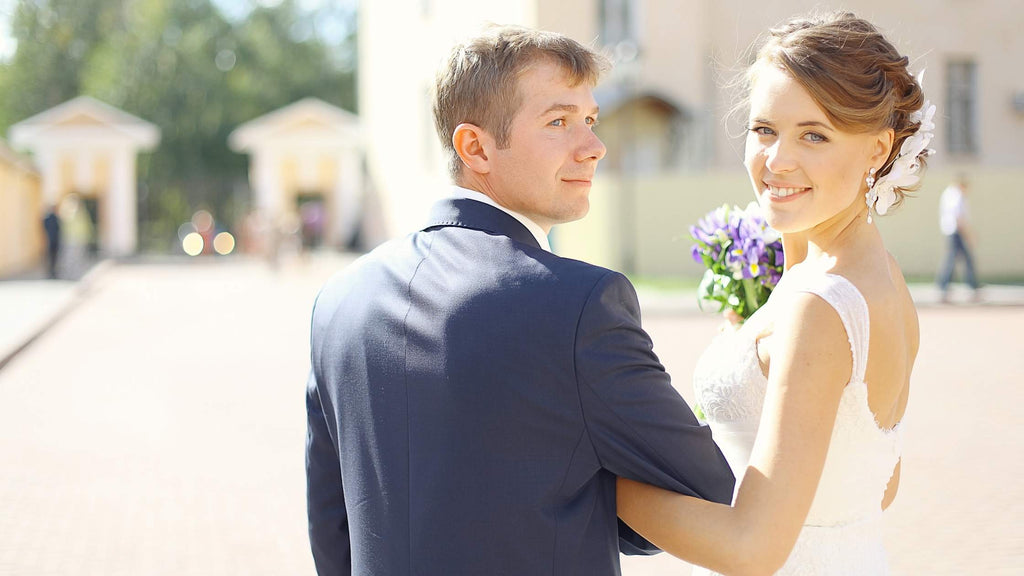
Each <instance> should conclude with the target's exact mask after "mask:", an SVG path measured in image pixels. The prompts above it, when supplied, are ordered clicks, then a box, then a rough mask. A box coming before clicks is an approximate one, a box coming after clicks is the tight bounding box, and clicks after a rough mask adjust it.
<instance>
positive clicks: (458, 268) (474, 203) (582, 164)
mask: <svg viewBox="0 0 1024 576" xmlns="http://www.w3.org/2000/svg"><path fill="white" fill-rule="evenodd" d="M605 66H606V61H605V59H604V58H603V57H601V56H600V55H598V54H596V53H595V52H593V51H591V50H589V49H587V48H585V47H583V46H581V45H580V44H578V43H576V42H575V41H572V40H570V39H568V38H565V37H563V36H559V35H556V34H551V33H544V32H537V31H532V30H528V29H523V28H509V27H506V28H495V29H491V30H489V31H488V32H487V33H485V34H483V35H481V36H479V37H477V38H474V39H472V40H469V41H468V42H466V43H465V44H463V45H461V46H458V47H456V48H455V50H454V51H453V53H452V55H451V58H450V60H449V61H448V63H447V67H446V68H445V69H443V70H442V71H441V73H440V74H439V77H438V81H437V86H436V94H435V103H434V114H435V120H436V124H437V128H438V132H439V134H440V135H441V139H442V142H443V143H444V146H445V148H446V151H447V154H448V156H449V159H450V172H451V176H452V178H453V180H454V182H455V183H456V184H457V185H458V186H457V187H456V188H455V195H454V197H453V198H449V199H446V200H443V201H441V202H438V203H437V204H436V205H435V207H434V210H433V214H432V215H431V219H430V221H429V222H428V224H427V227H426V228H424V229H423V230H422V231H420V232H418V233H415V234H412V235H411V236H408V237H406V238H403V239H400V240H396V241H393V242H390V243H388V244H386V245H384V246H382V247H381V248H378V249H377V250H375V251H373V252H372V253H370V254H369V255H367V256H364V257H363V258H362V259H360V260H359V261H358V262H357V263H355V264H353V265H352V266H350V267H349V268H348V269H347V270H345V271H344V272H342V273H341V274H340V275H338V276H336V277H335V278H334V279H332V280H331V281H329V282H328V283H327V285H326V286H325V287H324V289H323V291H322V292H321V294H320V296H319V297H318V299H317V303H316V305H315V307H314V311H313V320H312V338H311V348H312V371H311V374H310V379H309V386H308V390H307V400H306V401H307V414H308V426H309V434H308V436H307V446H306V462H307V481H308V486H307V487H308V506H309V508H308V513H309V530H310V540H311V544H312V548H313V556H314V559H315V561H316V565H317V570H318V572H319V573H320V574H321V575H326V574H357V575H360V576H379V575H389V576H390V575H407V574H438V575H488V576H492V575H498V574H510V575H527V574H528V575H531V576H536V575H541V574H548V575H558V576H566V575H572V574H579V575H586V576H605V575H612V574H618V573H619V560H618V558H619V546H617V540H618V539H619V535H620V534H621V537H622V540H621V547H622V549H623V550H624V551H626V552H627V553H639V552H647V551H650V550H651V549H653V547H652V546H651V545H650V544H648V543H647V542H646V541H644V540H643V539H642V538H640V537H639V536H637V535H636V534H635V533H633V532H632V531H631V530H629V528H628V527H626V526H625V525H624V524H620V523H617V519H616V512H615V479H616V477H617V476H624V477H628V478H634V479H642V480H644V481H646V482H650V483H652V484H656V485H658V486H663V487H665V488H668V489H672V490H676V491H678V492H682V493H685V494H690V495H696V496H699V497H703V498H708V499H713V500H715V501H718V502H729V501H730V499H731V496H732V490H733V477H732V474H731V472H730V471H729V467H728V465H727V464H726V462H725V460H724V458H723V457H722V455H721V453H720V452H719V450H718V448H717V447H716V446H715V444H714V442H712V440H711V436H710V434H709V432H708V429H707V427H703V426H700V425H699V424H698V423H697V421H696V419H695V418H694V416H693V414H692V413H691V412H690V410H689V408H688V407H687V405H686V403H685V402H684V401H683V400H682V398H681V397H680V396H679V395H678V394H677V393H676V391H675V390H674V389H673V388H672V386H671V384H670V381H669V377H668V375H667V374H665V372H664V369H663V368H662V366H661V364H660V363H659V362H658V359H657V357H656V356H655V355H654V353H653V352H652V346H651V342H650V339H649V338H648V336H647V334H646V333H645V332H644V331H643V329H642V328H641V327H640V313H639V309H638V305H637V301H636V295H635V293H634V291H633V288H632V286H631V285H630V283H629V282H628V281H627V280H626V279H625V277H623V276H622V275H621V274H617V273H614V272H611V271H609V270H605V269H603V268H598V267H595V266H592V265H589V264H585V263H583V262H578V261H574V260H568V259H565V258H559V257H558V256H555V255H554V254H552V253H551V252H549V251H548V250H547V238H546V235H547V233H548V231H549V230H550V228H551V226H553V225H555V224H558V223H561V222H568V221H570V220H576V219H578V218H581V217H583V216H584V215H585V214H586V212H587V210H588V208H589V201H588V195H589V193H590V185H591V179H592V178H593V175H594V170H595V169H596V167H597V163H598V161H599V160H600V159H601V158H602V157H603V156H604V154H605V148H604V145H603V144H602V143H601V141H600V140H599V139H598V138H597V136H596V135H595V134H594V133H593V131H592V129H593V127H594V124H595V123H596V121H597V112H598V110H597V104H596V102H595V101H594V98H593V95H592V93H591V90H592V88H593V86H594V84H595V83H596V81H597V79H598V77H599V75H600V73H601V72H602V69H603V68H604V67H605Z"/></svg>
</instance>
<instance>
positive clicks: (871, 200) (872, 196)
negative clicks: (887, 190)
mask: <svg viewBox="0 0 1024 576" xmlns="http://www.w3.org/2000/svg"><path fill="white" fill-rule="evenodd" d="M875 172H878V168H871V169H870V170H868V177H867V178H865V179H864V182H865V183H867V185H868V191H867V192H866V193H865V194H864V199H865V200H866V201H867V204H868V224H871V209H872V208H874V207H875V201H876V200H877V199H878V193H877V192H875V191H874V190H873V189H872V188H874V187H875Z"/></svg>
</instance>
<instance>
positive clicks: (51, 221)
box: [43, 206, 60, 280]
mask: <svg viewBox="0 0 1024 576" xmlns="http://www.w3.org/2000/svg"><path fill="white" fill-rule="evenodd" d="M43 231H45V232H46V275H47V277H48V278H50V279H51V280H54V279H56V278H57V262H58V260H59V258H60V218H58V217H57V208H56V207H55V206H49V207H48V208H47V209H46V215H45V216H44V217H43Z"/></svg>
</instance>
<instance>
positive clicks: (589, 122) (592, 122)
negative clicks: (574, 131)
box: [587, 116, 600, 127]
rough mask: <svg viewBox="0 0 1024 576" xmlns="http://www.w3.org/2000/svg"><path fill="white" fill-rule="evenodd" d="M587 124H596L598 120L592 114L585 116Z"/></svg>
mask: <svg viewBox="0 0 1024 576" xmlns="http://www.w3.org/2000/svg"><path fill="white" fill-rule="evenodd" d="M587 124H588V125H589V126H591V127H594V126H597V125H598V124H600V122H599V121H598V120H597V118H594V117H593V116H587Z"/></svg>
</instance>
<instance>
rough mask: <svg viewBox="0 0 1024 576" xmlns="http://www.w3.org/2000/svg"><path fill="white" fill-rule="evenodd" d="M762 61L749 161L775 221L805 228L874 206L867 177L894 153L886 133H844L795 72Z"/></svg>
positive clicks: (784, 228)
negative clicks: (867, 195)
mask: <svg viewBox="0 0 1024 576" xmlns="http://www.w3.org/2000/svg"><path fill="white" fill-rule="evenodd" d="M759 66H760V69H759V70H758V72H757V76H756V78H755V80H754V84H753V86H752V87H751V88H752V90H751V94H750V120H749V123H748V125H747V128H748V130H749V131H748V133H747V144H746V160H745V162H744V164H745V165H746V167H747V172H748V173H749V174H750V181H751V183H752V184H753V186H754V192H755V194H756V195H757V200H758V203H760V205H761V208H762V210H763V211H764V215H765V219H766V220H767V221H768V224H769V225H770V226H772V227H773V228H775V229H776V230H778V231H779V232H783V233H793V232H801V231H805V230H810V229H813V228H814V227H816V226H818V225H820V224H823V223H826V222H829V221H830V220H831V219H833V218H834V217H836V216H837V215H839V214H840V213H843V212H846V211H852V212H853V213H859V211H860V210H862V209H866V207H867V205H866V204H865V201H864V194H865V193H866V192H867V184H866V183H865V181H864V180H865V178H866V177H867V175H868V170H869V169H870V168H872V167H874V168H879V167H881V165H882V163H883V162H884V161H885V158H886V156H887V155H888V147H889V144H888V142H889V137H888V135H887V134H886V132H882V133H865V134H853V133H849V132H843V131H840V130H838V129H837V128H836V127H835V126H834V125H833V124H832V122H831V121H829V119H828V116H826V114H825V112H824V111H823V110H822V109H821V108H820V107H819V106H818V104H817V103H816V102H815V101H814V99H812V98H811V95H810V94H809V93H808V92H807V90H805V89H804V88H803V86H801V85H800V84H799V83H798V82H797V81H796V80H794V79H793V78H792V76H790V75H789V74H788V73H787V72H785V71H783V70H781V69H779V68H778V67H776V66H774V65H770V64H760V65H759Z"/></svg>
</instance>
